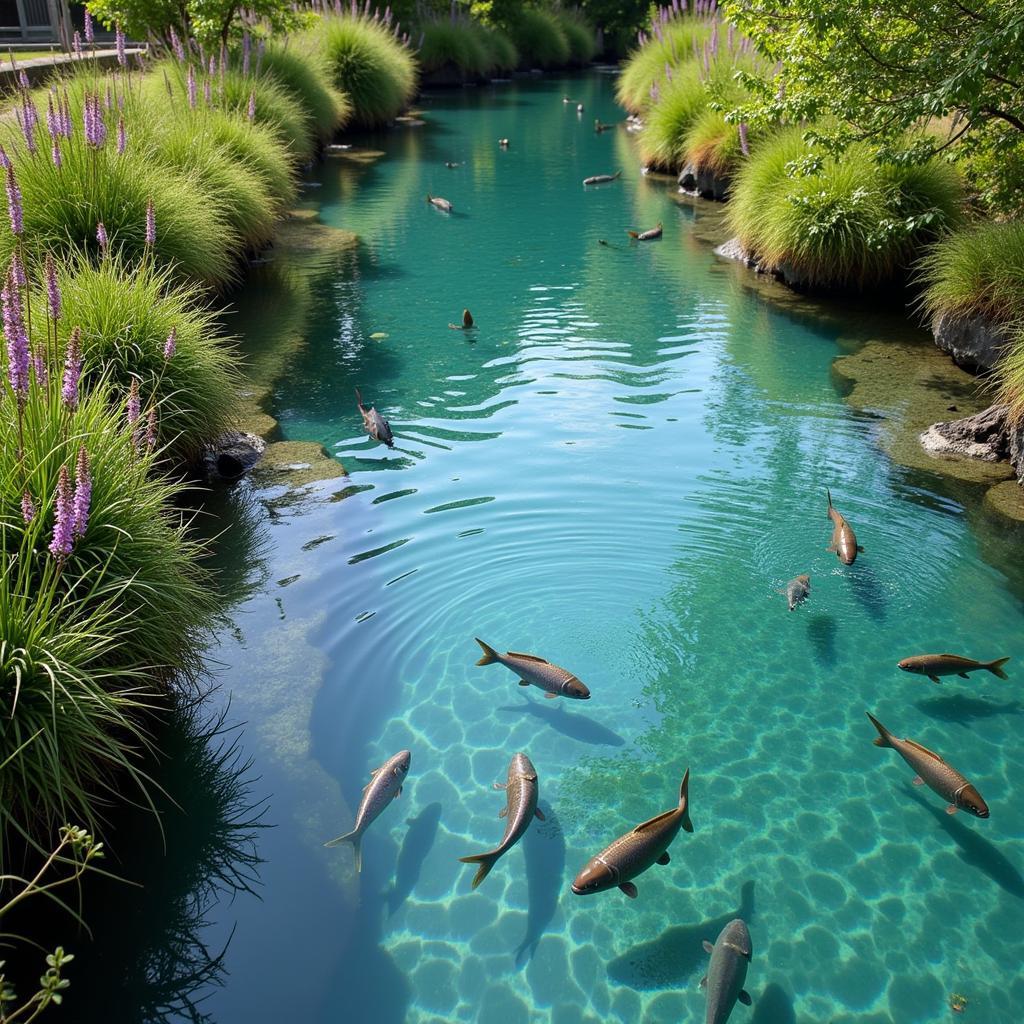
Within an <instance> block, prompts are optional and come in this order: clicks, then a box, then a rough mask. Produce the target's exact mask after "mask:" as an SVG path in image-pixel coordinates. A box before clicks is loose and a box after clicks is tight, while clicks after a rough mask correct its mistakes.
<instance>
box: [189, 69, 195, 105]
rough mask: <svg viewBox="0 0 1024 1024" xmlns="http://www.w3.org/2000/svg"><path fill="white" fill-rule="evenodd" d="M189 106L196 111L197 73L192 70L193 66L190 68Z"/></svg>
mask: <svg viewBox="0 0 1024 1024" xmlns="http://www.w3.org/2000/svg"><path fill="white" fill-rule="evenodd" d="M187 81H188V105H189V106H190V107H192V109H193V110H194V109H195V105H196V73H195V71H194V70H193V68H192V65H191V64H189V66H188V78H187Z"/></svg>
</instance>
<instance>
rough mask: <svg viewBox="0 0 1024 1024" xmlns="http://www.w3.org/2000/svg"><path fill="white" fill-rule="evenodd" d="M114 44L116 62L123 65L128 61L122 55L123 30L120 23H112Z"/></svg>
mask: <svg viewBox="0 0 1024 1024" xmlns="http://www.w3.org/2000/svg"><path fill="white" fill-rule="evenodd" d="M114 45H115V46H116V47H117V63H118V64H119V65H120V66H121V67H124V66H125V64H127V63H128V61H127V59H126V58H125V55H124V32H123V31H122V30H121V23H120V22H118V23H117V24H115V25H114Z"/></svg>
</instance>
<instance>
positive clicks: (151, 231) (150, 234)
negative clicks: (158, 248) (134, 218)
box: [146, 197, 156, 245]
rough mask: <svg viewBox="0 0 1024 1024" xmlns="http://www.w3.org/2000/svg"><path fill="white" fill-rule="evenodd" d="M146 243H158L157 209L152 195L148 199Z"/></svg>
mask: <svg viewBox="0 0 1024 1024" xmlns="http://www.w3.org/2000/svg"><path fill="white" fill-rule="evenodd" d="M146 245H156V211H155V210H154V209H153V199H152V197H150V198H149V199H147V200H146Z"/></svg>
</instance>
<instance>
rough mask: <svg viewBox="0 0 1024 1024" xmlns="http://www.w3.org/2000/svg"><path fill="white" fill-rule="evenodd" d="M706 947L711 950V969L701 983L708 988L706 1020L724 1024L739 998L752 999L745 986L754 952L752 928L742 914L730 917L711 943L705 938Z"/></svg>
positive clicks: (709, 1022)
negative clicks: (742, 918) (741, 918)
mask: <svg viewBox="0 0 1024 1024" xmlns="http://www.w3.org/2000/svg"><path fill="white" fill-rule="evenodd" d="M704 951H705V952H707V953H710V954H711V963H710V964H708V973H707V974H706V975H705V976H704V977H703V978H702V979H701V982H700V987H701V988H703V989H706V990H707V996H708V1009H707V1014H706V1015H705V1017H704V1022H705V1024H725V1022H726V1021H727V1020H728V1019H729V1014H731V1013H732V1011H733V1007H734V1006H735V1005H736V1000H737V999H738V1000H739V1001H740V1002H741V1003H743V1005H744V1006H749V1005H750V1003H751V999H750V995H749V993H747V992H745V991H744V990H743V982H744V981H746V978H747V967H748V965H749V964H750V958H751V956H752V955H753V952H754V950H753V946H752V945H751V943H750V932H749V931H748V930H747V926H746V924H745V923H744V922H743V921H741V920H740V919H739V918H736V920H735V921H730V922H729V923H728V924H727V925H726V926H725V927H724V928H723V929H722V930H721V932H720V933H719V935H718V939H717V940H716V941H715V944H714V945H713V946H712V945H711V943H710V942H708V941H707V940H705V941H704Z"/></svg>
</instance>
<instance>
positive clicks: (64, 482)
mask: <svg viewBox="0 0 1024 1024" xmlns="http://www.w3.org/2000/svg"><path fill="white" fill-rule="evenodd" d="M74 501H75V499H74V494H73V493H72V490H71V478H70V476H69V475H68V467H67V466H61V467H60V476H59V477H58V478H57V493H56V496H55V497H54V503H53V504H54V513H53V540H51V541H50V554H51V555H53V557H54V558H56V559H57V560H58V561H63V559H65V558H67V556H68V555H70V554H71V552H72V551H73V550H74V547H75V533H74V530H75V505H74Z"/></svg>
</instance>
